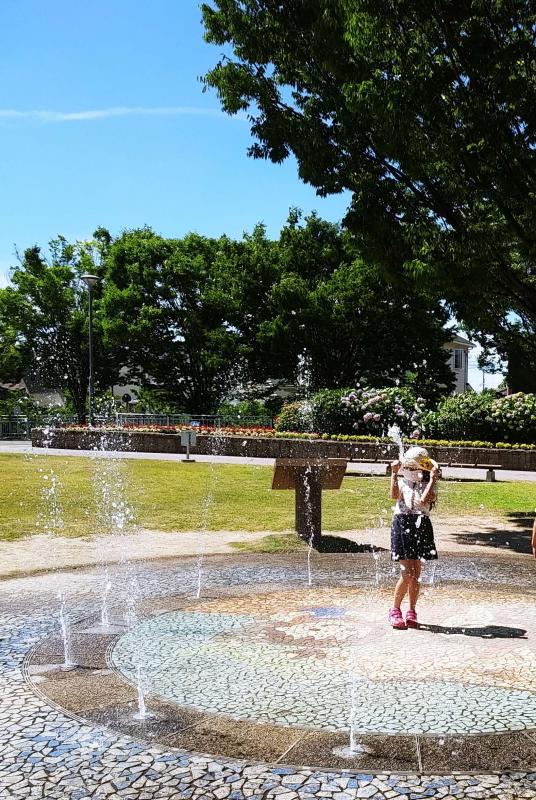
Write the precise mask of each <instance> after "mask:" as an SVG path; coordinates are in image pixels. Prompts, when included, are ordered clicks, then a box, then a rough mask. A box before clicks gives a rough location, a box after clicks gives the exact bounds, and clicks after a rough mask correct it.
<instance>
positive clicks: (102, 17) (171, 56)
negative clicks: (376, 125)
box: [0, 0, 346, 278]
mask: <svg viewBox="0 0 536 800" xmlns="http://www.w3.org/2000/svg"><path fill="white" fill-rule="evenodd" d="M0 30H1V31H2V33H1V34H0V38H1V47H0V72H1V75H0V82H1V85H2V87H3V92H2V100H1V102H0V141H1V152H2V154H3V158H1V159H0V170H1V172H0V180H1V183H2V209H1V214H0V274H3V275H4V278H5V274H6V271H7V269H8V268H9V266H10V265H11V264H12V263H13V261H14V257H13V253H14V246H15V245H16V246H17V247H18V248H19V250H22V249H24V248H25V247H27V246H29V245H31V244H34V243H38V244H40V245H46V243H47V241H48V240H49V239H50V238H52V237H53V236H54V235H56V234H57V233H61V234H63V235H65V236H67V238H69V239H71V238H88V237H89V236H90V235H91V234H92V232H93V230H94V229H95V228H96V227H97V226H99V225H104V226H106V227H108V228H109V229H110V230H111V232H112V233H113V234H117V233H118V232H119V231H120V230H121V229H123V228H126V227H136V226H139V225H144V224H148V225H151V226H152V227H153V228H155V229H156V230H157V231H159V232H160V233H162V234H164V235H169V236H181V235H183V234H185V233H186V232H188V231H190V230H196V231H199V232H200V233H204V234H207V235H218V234H221V233H224V232H225V233H228V234H229V235H231V236H241V234H242V232H243V231H244V230H250V229H251V228H252V227H253V226H254V225H255V223H256V222H258V221H263V222H265V223H266V225H267V227H268V232H269V234H270V235H276V234H277V232H278V230H279V229H280V227H281V226H282V224H283V223H284V221H285V219H286V216H287V212H288V208H289V207H290V206H299V207H301V208H303V209H304V211H306V212H309V211H311V210H312V209H317V210H318V212H319V213H320V214H321V215H322V216H324V217H326V218H328V219H333V220H337V219H340V218H341V216H342V215H343V213H344V209H345V205H346V200H345V199H344V198H342V197H335V198H330V199H327V200H322V199H320V198H317V197H316V195H315V192H314V191H313V190H312V189H311V188H310V187H307V186H305V185H303V184H302V183H301V182H300V181H299V179H298V177H297V173H296V167H295V164H294V163H291V162H289V163H287V164H285V165H283V166H275V165H272V164H271V163H267V162H261V161H254V160H253V159H249V158H247V156H246V148H247V146H248V144H249V142H250V137H249V126H248V123H247V120H245V119H236V118H231V117H228V116H226V115H225V114H223V113H221V112H220V111H219V104H218V99H217V96H216V94H215V92H210V93H206V94H203V92H202V86H201V83H200V81H199V76H200V75H202V74H204V73H205V72H206V70H207V69H209V68H210V67H211V66H212V65H214V63H215V62H216V61H217V59H218V56H219V52H220V51H219V49H218V48H214V47H212V46H209V45H208V44H206V43H205V42H204V41H203V36H202V33H203V30H202V25H201V14H200V11H199V7H198V4H197V2H195V0H153V2H151V3H146V2H141V0H113V2H110V0H92V2H91V3H76V2H72V0H47V2H43V0H3V2H2V3H1V4H0Z"/></svg>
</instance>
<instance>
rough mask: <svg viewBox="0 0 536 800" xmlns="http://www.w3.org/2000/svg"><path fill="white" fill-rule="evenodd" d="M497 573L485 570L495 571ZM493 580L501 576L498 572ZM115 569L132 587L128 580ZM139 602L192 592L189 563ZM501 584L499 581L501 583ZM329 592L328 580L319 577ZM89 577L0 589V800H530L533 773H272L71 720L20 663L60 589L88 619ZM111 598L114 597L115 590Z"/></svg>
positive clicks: (275, 575)
mask: <svg viewBox="0 0 536 800" xmlns="http://www.w3.org/2000/svg"><path fill="white" fill-rule="evenodd" d="M497 569H498V567H497V566H496V565H494V566H493V570H497ZM252 572H254V570H253V568H248V569H240V568H235V569H232V568H231V567H229V566H228V562H227V564H225V563H224V562H223V561H222V560H219V561H215V562H214V571H213V574H212V575H211V585H212V586H216V585H219V586H222V587H225V586H229V585H232V584H235V585H236V586H240V585H242V584H243V583H244V579H245V578H247V577H249V580H250V582H253V580H255V582H256V584H257V586H258V584H259V583H260V582H264V583H265V584H266V585H268V584H273V583H276V582H277V581H278V580H279V579H280V578H281V576H283V575H284V577H285V580H289V577H290V578H292V579H294V580H301V581H303V575H302V573H301V567H300V570H299V569H298V568H297V567H296V568H295V569H294V568H291V569H288V568H284V567H279V568H277V567H274V568H272V569H269V568H267V569H266V570H265V573H264V574H263V575H260V574H257V575H256V576H253V574H252ZM499 572H500V569H499ZM119 573H120V570H117V572H116V575H115V580H116V581H118V582H119V581H120V580H122V579H123V578H124V580H125V582H126V585H127V589H126V590H125V593H126V592H127V590H128V587H130V588H132V581H133V577H132V573H131V572H129V570H128V569H125V571H124V574H123V575H121V574H119ZM135 577H136V582H137V585H138V587H140V588H139V592H140V596H150V595H155V596H156V595H158V594H160V595H162V594H165V593H167V592H176V591H177V586H180V587H181V589H182V590H183V591H186V592H188V591H192V589H193V586H194V577H193V575H192V566H191V563H190V564H182V565H180V564H174V565H173V567H171V566H168V567H166V568H163V567H161V566H160V567H159V566H154V567H152V568H151V569H145V570H142V569H139V570H138V573H137V575H136V576H135ZM503 577H504V576H503ZM317 579H318V580H319V581H322V580H324V581H325V583H326V584H327V583H328V582H329V580H330V578H329V575H328V574H327V573H326V574H325V575H324V576H321V575H320V574H318V575H317ZM524 583H525V584H526V585H527V586H528V585H529V584H530V575H529V573H527V574H525V573H522V574H519V575H518V580H517V587H519V586H520V585H523V584H524ZM96 584H98V581H96V580H95V577H94V576H92V575H86V574H73V575H70V576H69V575H60V576H54V579H53V578H52V577H50V576H44V577H43V578H34V579H27V580H19V581H11V582H4V583H2V584H1V585H0V626H1V633H0V797H1V798H2V800H12V799H15V798H25V799H26V798H33V797H35V798H50V799H51V800H82V798H95V799H96V798H111V800H118V799H121V800H122V799H123V798H131V799H132V800H156V799H157V798H172V800H178V798H192V799H193V800H196V798H220V799H221V800H224V798H228V799H229V800H242V798H246V797H249V798H254V799H255V800H272V799H273V800H275V799H276V798H277V800H298V799H299V800H305V799H306V798H312V797H315V798H326V799H327V800H354V798H385V800H390V798H396V797H409V798H410V800H415V798H422V797H434V798H448V799H449V800H451V799H452V798H454V797H456V798H469V797H472V798H475V800H478V799H479V798H497V800H499V799H501V798H509V799H511V800H516V798H535V797H536V773H528V774H527V773H514V774H504V775H481V776H479V775H455V776H450V777H449V776H426V775H422V776H418V775H413V776H411V775H410V776H408V775H388V774H382V775H368V774H360V773H356V772H348V771H332V770H330V771H324V770H311V769H305V768H287V767H270V766H267V765H262V764H246V763H243V762H238V761H234V760H228V759H222V758H218V757H216V756H211V755H194V754H190V753H186V752H181V751H176V750H175V751H166V750H165V749H162V748H156V747H152V746H150V745H149V744H146V743H143V742H140V741H136V740H133V739H130V738H128V737H126V736H123V735H120V734H116V733H113V732H110V731H109V730H106V729H102V728H98V727H95V726H92V725H88V724H85V723H83V722H81V721H78V720H74V719H72V718H70V717H68V716H67V715H65V714H64V713H63V712H62V711H61V710H60V709H57V708H54V707H52V706H51V705H50V704H47V703H46V702H45V701H44V700H43V699H41V698H40V697H39V696H38V694H37V693H36V692H34V691H33V690H32V689H31V688H30V686H29V684H28V682H27V681H26V679H25V674H24V659H25V656H26V654H27V653H28V651H29V649H30V648H31V647H32V646H33V645H34V644H35V643H36V642H37V641H39V639H40V638H42V637H43V636H44V635H46V634H47V633H49V632H50V630H51V629H52V627H53V625H54V622H55V619H56V616H57V600H56V598H55V593H56V592H57V591H58V589H59V588H61V589H62V590H63V591H64V593H65V595H66V596H67V597H68V600H69V604H70V605H69V607H70V609H71V613H72V614H73V615H74V614H76V613H81V612H84V613H86V614H87V613H88V611H92V610H96V608H97V606H98V602H97V601H96V599H95V597H94V595H93V591H94V589H95V586H96ZM116 589H117V590H118V591H117V593H116V596H117V597H119V595H120V592H119V586H116Z"/></svg>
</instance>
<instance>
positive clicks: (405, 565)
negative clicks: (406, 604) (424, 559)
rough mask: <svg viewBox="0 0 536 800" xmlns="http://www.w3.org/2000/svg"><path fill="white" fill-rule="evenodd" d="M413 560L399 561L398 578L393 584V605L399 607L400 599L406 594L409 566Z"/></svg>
mask: <svg viewBox="0 0 536 800" xmlns="http://www.w3.org/2000/svg"><path fill="white" fill-rule="evenodd" d="M413 563H415V562H413V561H401V562H400V578H399V579H398V581H397V584H396V586H395V598H394V600H393V607H394V608H400V606H401V605H402V600H403V599H404V597H405V596H406V593H407V592H408V589H409V566H410V564H413Z"/></svg>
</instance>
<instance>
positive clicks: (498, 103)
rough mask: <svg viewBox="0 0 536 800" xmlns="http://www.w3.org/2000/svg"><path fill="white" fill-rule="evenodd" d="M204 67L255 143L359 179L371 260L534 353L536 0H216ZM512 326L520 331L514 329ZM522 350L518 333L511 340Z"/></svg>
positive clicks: (335, 177)
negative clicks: (226, 51)
mask: <svg viewBox="0 0 536 800" xmlns="http://www.w3.org/2000/svg"><path fill="white" fill-rule="evenodd" d="M202 9H203V17H204V23H205V28H206V38H207V40H208V41H209V42H212V43H215V44H217V45H220V46H222V45H230V46H231V48H232V50H233V51H234V56H233V55H231V57H228V56H224V57H222V59H221V60H220V62H219V63H218V64H217V65H216V67H215V68H214V69H213V70H212V71H210V72H209V73H208V75H207V76H206V79H205V80H206V85H207V86H209V87H215V88H216V89H217V91H218V93H219V96H220V99H221V103H222V106H223V108H224V109H225V110H226V111H227V112H229V113H237V112H244V111H247V112H248V113H249V114H250V120H251V131H252V135H253V137H254V142H253V144H252V146H251V148H250V154H251V155H253V156H254V157H257V158H270V159H271V160H272V161H274V162H280V161H283V160H284V159H285V158H287V157H288V156H289V155H290V154H293V155H294V156H295V157H296V159H297V162H298V168H299V174H300V176H301V178H302V179H303V180H304V181H307V182H308V183H310V184H312V185H313V186H314V187H315V188H316V189H317V191H318V192H319V193H320V194H333V193H339V192H341V191H343V190H348V191H349V192H350V193H351V204H350V208H349V211H348V214H347V217H346V223H347V225H348V226H349V227H350V229H351V230H352V231H353V232H354V233H355V235H356V237H357V240H358V242H359V246H360V248H361V254H362V256H363V258H364V259H365V260H366V261H367V262H368V263H372V264H375V265H379V266H380V267H381V268H383V269H386V270H389V271H390V272H391V274H392V273H393V272H397V271H398V270H399V269H401V268H403V270H404V271H405V272H406V273H407V274H408V275H409V276H417V278H418V280H419V282H420V283H421V284H422V283H424V282H428V283H429V285H430V286H432V287H433V289H434V291H436V293H437V295H438V296H444V297H446V298H447V299H448V301H449V303H450V307H451V309H452V310H453V311H454V312H455V314H456V316H457V317H458V318H459V319H460V320H464V321H466V322H467V323H468V324H469V325H470V326H471V327H472V328H473V329H474V330H476V331H480V332H482V333H483V334H492V335H496V336H497V339H498V345H499V346H500V344H501V341H500V340H501V336H504V330H505V329H506V330H509V329H510V327H511V326H510V325H509V320H511V319H512V316H511V313H512V312H515V313H516V315H517V319H518V320H519V325H518V330H517V337H518V338H519V337H521V338H522V339H523V347H522V349H523V350H524V351H526V350H530V351H531V363H534V362H535V361H536V355H535V352H536V345H535V338H534V333H535V328H536V217H535V215H534V211H533V206H534V196H535V191H536V146H535V145H536V133H535V120H534V109H535V108H536V102H535V101H536V73H535V69H534V64H535V56H536V45H535V39H534V30H535V26H536V12H535V9H534V5H533V4H532V3H527V2H525V1H524V0H509V1H508V2H506V1H505V0H498V2H495V3H484V2H473V3H468V2H452V0H430V2H422V0H418V2H415V0H402V2H401V1H400V0H386V1H383V0H382V2H379V0H314V2H311V0H293V2H289V3H281V2H276V0H213V2H212V3H210V4H209V3H205V4H203V6H202ZM514 333H516V332H515V331H514ZM510 349H512V350H513V351H515V348H514V347H512V348H510Z"/></svg>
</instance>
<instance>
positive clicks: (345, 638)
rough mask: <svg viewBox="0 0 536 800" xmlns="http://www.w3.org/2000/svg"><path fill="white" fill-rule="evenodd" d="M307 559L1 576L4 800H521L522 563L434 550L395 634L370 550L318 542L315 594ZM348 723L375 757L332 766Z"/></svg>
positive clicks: (525, 612)
mask: <svg viewBox="0 0 536 800" xmlns="http://www.w3.org/2000/svg"><path fill="white" fill-rule="evenodd" d="M305 559H306V557H305V554H301V553H300V554H294V555H292V556H288V555H285V556H259V555H256V556H252V555H247V554H241V555H238V556H228V555H225V556H223V555H222V556H211V557H206V558H205V559H204V560H203V563H202V572H201V576H200V575H199V572H198V567H199V560H198V558H196V557H195V554H194V557H192V558H181V559H176V560H168V561H165V562H154V563H149V564H142V563H128V562H127V563H123V564H121V563H119V564H117V565H115V566H113V567H108V568H106V567H105V566H104V565H100V566H97V567H95V568H94V569H92V570H79V571H75V572H61V573H47V574H45V575H41V576H35V577H29V578H20V579H13V580H5V581H3V582H1V583H0V617H1V633H0V665H1V666H0V684H1V686H2V692H1V694H0V723H1V726H0V797H1V798H2V800H3V798H6V799H7V798H28V797H47V798H56V799H57V800H81V798H105V797H106V798H113V800H117V798H132V800H153V798H154V799H156V798H167V797H169V798H194V799H195V798H222V800H223V798H230V800H241V798H245V797H251V798H255V799H256V800H271V799H272V798H274V800H275V798H277V799H278V800H296V799H297V798H312V797H317V798H327V800H353V799H354V798H361V797H365V798H366V797H374V798H385V800H390V799H391V798H395V797H402V796H405V797H409V798H411V799H413V798H419V797H437V798H440V797H446V798H453V797H458V798H466V797H473V798H488V797H489V798H521V797H523V798H525V797H526V798H533V797H536V718H535V717H534V713H535V709H536V639H535V635H536V620H535V614H534V610H533V609H534V600H535V594H536V582H535V580H534V577H535V576H534V569H535V567H534V561H533V560H531V559H530V558H527V557H523V556H509V557H501V556H499V555H496V556H493V555H486V556H473V555H472V554H471V555H470V556H468V555H465V556H463V555H450V556H445V557H444V558H442V559H441V560H440V561H439V562H438V563H437V566H436V567H435V572H434V574H432V572H431V571H425V575H424V585H423V597H422V601H421V604H420V605H421V608H420V616H421V620H422V629H421V630H405V631H400V632H398V631H392V630H391V629H389V628H388V627H387V626H386V624H385V611H386V607H387V606H388V604H389V598H390V592H391V589H392V585H393V582H394V579H395V575H394V574H393V571H392V569H393V568H392V565H391V563H390V562H389V561H388V560H387V559H386V557H385V556H384V555H380V556H379V557H376V558H374V557H373V556H372V555H371V554H345V555H335V554H323V555H321V554H316V553H315V554H313V559H312V585H311V586H310V587H309V586H308V583H307V569H306V560H305ZM428 567H429V565H427V569H428ZM199 579H200V585H201V596H200V597H199V598H197V597H196V594H197V588H198V585H199ZM107 584H111V587H112V588H111V591H109V593H108V596H107V597H108V603H107V608H106V613H107V614H108V615H109V617H110V620H111V622H112V624H113V626H114V627H112V628H111V629H110V630H103V629H102V627H100V615H101V611H102V608H101V607H102V602H103V590H104V588H105V587H106V585H107ZM59 591H61V592H62V597H63V601H64V603H65V608H66V609H67V612H68V621H69V629H70V635H71V636H70V638H71V640H70V648H69V649H70V656H71V659H72V661H73V662H74V663H75V665H76V666H75V668H74V669H71V670H61V669H60V667H61V664H62V661H63V660H64V656H65V651H64V646H63V641H62V638H61V637H60V636H59V629H58V611H59V602H60V601H59V599H58V592H59ZM138 666H140V667H141V670H142V674H143V681H144V687H145V691H146V700H147V705H148V707H149V709H151V710H152V711H153V712H154V713H155V718H154V719H153V720H147V721H145V722H143V721H142V722H140V721H137V720H135V719H134V718H133V715H134V713H135V711H136V708H137V691H136V687H135V686H134V684H133V679H134V673H135V671H136V670H137V667H138ZM350 722H352V724H353V727H354V732H355V734H356V736H357V738H358V740H359V741H360V742H363V743H366V744H367V746H368V748H369V750H371V751H372V752H371V753H367V754H365V755H364V756H362V757H360V758H351V759H349V760H348V761H345V760H344V759H342V758H341V757H340V756H339V755H334V754H333V749H337V748H340V747H341V746H344V744H345V743H346V744H347V743H348V741H349V724H350Z"/></svg>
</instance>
